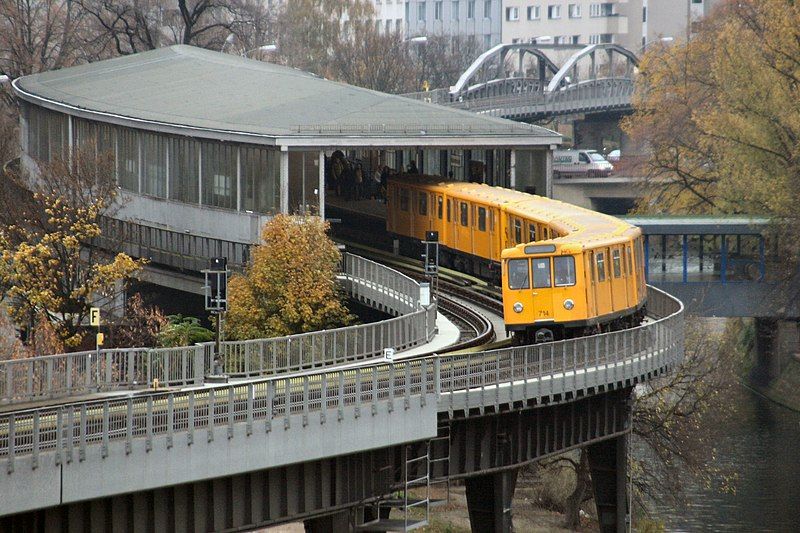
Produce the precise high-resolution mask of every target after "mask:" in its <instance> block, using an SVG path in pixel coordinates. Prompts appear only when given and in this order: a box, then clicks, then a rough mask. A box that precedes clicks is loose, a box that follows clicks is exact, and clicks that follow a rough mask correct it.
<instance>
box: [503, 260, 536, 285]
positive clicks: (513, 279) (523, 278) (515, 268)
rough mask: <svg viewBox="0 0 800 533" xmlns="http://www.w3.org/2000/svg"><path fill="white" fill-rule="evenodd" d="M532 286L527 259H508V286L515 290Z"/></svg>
mask: <svg viewBox="0 0 800 533" xmlns="http://www.w3.org/2000/svg"><path fill="white" fill-rule="evenodd" d="M530 287H531V281H530V276H529V275H528V260H527V259H509V260H508V288H509V289H513V290H518V289H529V288H530Z"/></svg>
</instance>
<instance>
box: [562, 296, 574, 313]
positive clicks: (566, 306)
mask: <svg viewBox="0 0 800 533" xmlns="http://www.w3.org/2000/svg"><path fill="white" fill-rule="evenodd" d="M573 307H575V302H573V301H572V300H570V299H569V298H567V299H566V300H564V309H566V310H567V311H571V310H572V308H573Z"/></svg>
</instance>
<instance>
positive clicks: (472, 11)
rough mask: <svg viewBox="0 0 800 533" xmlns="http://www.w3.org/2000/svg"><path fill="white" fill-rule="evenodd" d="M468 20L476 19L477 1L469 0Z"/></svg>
mask: <svg viewBox="0 0 800 533" xmlns="http://www.w3.org/2000/svg"><path fill="white" fill-rule="evenodd" d="M467 18H468V19H474V18H475V0H469V2H467Z"/></svg>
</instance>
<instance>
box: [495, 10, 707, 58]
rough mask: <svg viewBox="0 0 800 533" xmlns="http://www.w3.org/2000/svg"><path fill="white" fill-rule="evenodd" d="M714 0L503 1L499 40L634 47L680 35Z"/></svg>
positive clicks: (681, 36) (688, 29)
mask: <svg viewBox="0 0 800 533" xmlns="http://www.w3.org/2000/svg"><path fill="white" fill-rule="evenodd" d="M719 1H720V0H612V1H606V2H597V1H589V0H504V2H503V13H502V16H503V23H502V40H503V42H504V43H514V42H534V41H535V40H536V39H539V42H548V43H550V42H551V43H554V44H598V43H617V44H620V45H622V46H624V47H626V48H628V49H629V50H633V51H635V52H638V51H640V50H641V49H642V48H643V47H644V46H645V45H646V44H647V43H648V42H651V41H654V40H658V39H660V38H663V37H672V38H676V39H677V38H685V37H686V36H687V32H691V28H692V23H693V22H695V21H697V20H698V19H700V18H702V17H703V16H705V15H707V14H708V13H709V12H710V10H711V9H712V7H713V5H714V4H715V3H718V2H719Z"/></svg>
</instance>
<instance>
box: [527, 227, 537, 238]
mask: <svg viewBox="0 0 800 533" xmlns="http://www.w3.org/2000/svg"><path fill="white" fill-rule="evenodd" d="M528 238H529V239H530V242H533V241H535V240H536V225H535V224H528Z"/></svg>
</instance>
